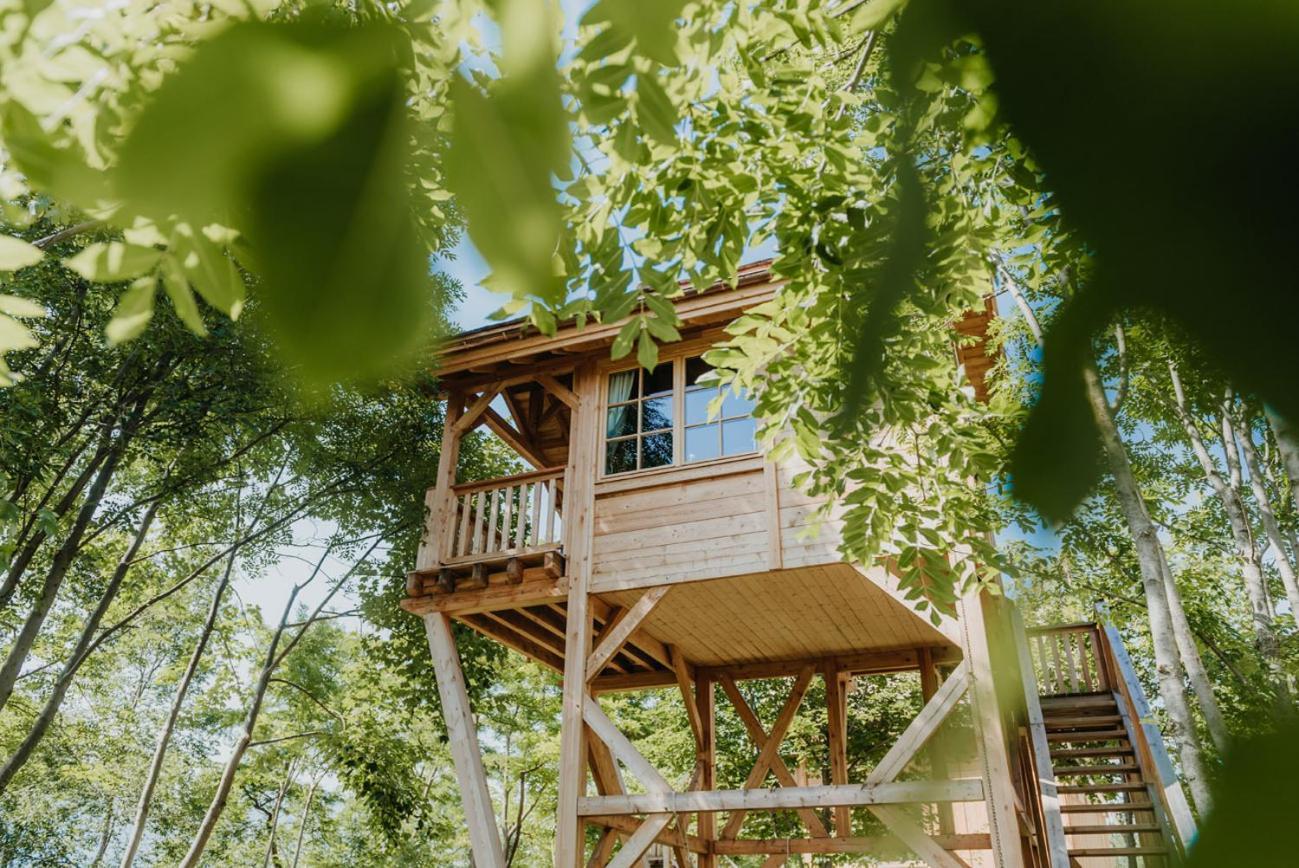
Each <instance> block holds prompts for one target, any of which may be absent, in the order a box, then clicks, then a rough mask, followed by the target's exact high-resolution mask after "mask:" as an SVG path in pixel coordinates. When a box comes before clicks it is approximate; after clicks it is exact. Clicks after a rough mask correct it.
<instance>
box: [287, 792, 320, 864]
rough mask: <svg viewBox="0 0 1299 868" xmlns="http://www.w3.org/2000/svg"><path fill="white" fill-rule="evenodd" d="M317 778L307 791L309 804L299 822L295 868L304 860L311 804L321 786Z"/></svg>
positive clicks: (294, 856) (294, 854) (294, 857)
mask: <svg viewBox="0 0 1299 868" xmlns="http://www.w3.org/2000/svg"><path fill="white" fill-rule="evenodd" d="M321 777H323V775H321V776H319V777H317V778H316V779H315V780H313V781H312V782H311V788H310V789H309V790H307V803H306V804H305V805H304V806H303V808H302V819H300V820H299V821H298V840H297V842H296V843H295V844H294V845H293V868H298V860H299V859H301V858H302V837H303V835H305V834H306V831H307V820H308V819H309V818H310V817H311V802H312V800H313V799H315V798H316V787H318V786H320V778H321Z"/></svg>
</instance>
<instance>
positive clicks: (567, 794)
mask: <svg viewBox="0 0 1299 868" xmlns="http://www.w3.org/2000/svg"><path fill="white" fill-rule="evenodd" d="M573 386H574V392H575V393H576V395H577V398H578V401H579V404H578V407H577V408H576V409H575V410H574V411H573V423H572V429H571V430H572V435H571V438H570V441H569V450H568V469H567V475H566V478H567V479H568V480H569V482H568V490H567V491H566V492H565V493H564V517H563V518H564V552H565V555H566V558H567V572H568V581H569V585H568V616H567V623H566V627H565V641H564V695H563V701H562V706H561V709H562V710H561V714H562V720H561V724H560V736H559V792H558V806H557V810H556V816H555V865H556V866H557V868H577V866H580V865H581V864H582V857H583V855H584V854H583V851H584V849H585V848H584V845H583V834H582V829H583V824H582V822H581V820H580V819H579V817H578V814H577V803H578V800H579V799H580V798H582V795H583V791H584V790H585V789H586V762H585V760H586V746H585V743H584V742H585V737H586V727H585V726H584V725H583V706H584V704H585V703H586V701H587V700H588V698H589V694H588V692H587V679H586V658H587V655H588V654H590V653H591V608H590V596H589V594H588V593H587V587H588V585H589V583H590V580H591V527H592V525H591V511H592V503H593V500H594V489H593V488H592V482H593V480H592V478H591V474H590V473H588V472H587V471H588V469H589V468H590V467H592V466H594V463H595V461H596V438H597V436H598V433H599V430H600V429H599V427H598V425H597V420H596V409H597V406H596V394H597V380H596V373H595V370H594V368H593V367H592V366H590V365H586V366H583V367H581V368H579V369H578V370H577V371H576V372H574V375H573Z"/></svg>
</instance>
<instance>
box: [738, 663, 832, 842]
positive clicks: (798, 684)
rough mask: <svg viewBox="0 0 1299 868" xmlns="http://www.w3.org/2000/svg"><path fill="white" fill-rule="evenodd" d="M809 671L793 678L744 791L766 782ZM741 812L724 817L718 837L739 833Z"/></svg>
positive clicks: (796, 707) (796, 710)
mask: <svg viewBox="0 0 1299 868" xmlns="http://www.w3.org/2000/svg"><path fill="white" fill-rule="evenodd" d="M812 673H813V669H812V667H811V666H805V667H803V671H801V672H799V673H798V676H797V677H796V678H795V679H794V685H793V687H791V688H790V690H789V697H788V698H787V699H786V700H785V706H784V707H783V708H782V709H781V710H780V714H779V715H778V716H777V717H776V722H775V723H774V724H772V726H771V732H769V733H768V734H767V740H766V742H764V743H763V744H762V746H761V749H760V750H759V751H758V759H757V761H756V762H755V763H754V764H753V769H752V770H751V771H750V772H749V776H748V778H747V779H745V781H744V789H746V790H751V789H754V788H756V787H760V786H761V785H762V782H763V781H765V780H766V779H767V773H768V772H769V771H770V770H771V766H772V763H773V760H774V758H775V757H777V756H779V752H780V743H781V742H782V741H784V740H785V733H786V732H787V731H788V730H789V725H790V724H791V723H793V722H794V715H795V714H797V713H798V707H799V705H801V704H802V702H803V694H805V693H807V688H808V685H809V684H811V683H812ZM744 814H745V812H744V810H743V809H740V810H737V811H735V812H734V813H732V814H731V816H729V817H727V818H726V826H725V827H723V829H722V838H734V837H735V836H736V835H737V834H739V831H740V826H742V825H743V824H744Z"/></svg>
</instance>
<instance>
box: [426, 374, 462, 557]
mask: <svg viewBox="0 0 1299 868" xmlns="http://www.w3.org/2000/svg"><path fill="white" fill-rule="evenodd" d="M464 407H465V400H464V395H463V394H461V393H460V392H458V391H457V392H451V393H450V394H449V395H447V409H446V414H445V415H444V417H443V422H442V448H441V449H440V450H439V452H438V468H437V479H436V480H435V481H434V487H433V497H432V503H431V504H430V509H429V526H428V533H427V534H426V535H425V536H426V539H427V541H428V546H429V548H430V551H429V553H428V554H429V557H430V562H429V563H426V564H421V565H420V566H421V568H427V567H431V566H434V565H436V564H437V563H439V562H440V559H441V558H442V555H443V553H444V552H445V551H446V549H447V545H448V541H449V540H450V537H451V525H452V524H453V523H454V517H455V510H454V509H453V508H452V501H451V497H452V495H451V487H452V486H453V485H455V482H456V469H457V467H458V466H459V464H460V441H461V440H463V439H464V435H463V434H462V433H461V432H460V431H459V425H458V423H459V421H460V417H461V415H462V414H463V413H464Z"/></svg>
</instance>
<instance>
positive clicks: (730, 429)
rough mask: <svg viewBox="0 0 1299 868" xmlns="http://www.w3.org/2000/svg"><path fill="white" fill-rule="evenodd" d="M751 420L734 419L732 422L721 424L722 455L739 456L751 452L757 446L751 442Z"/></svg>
mask: <svg viewBox="0 0 1299 868" xmlns="http://www.w3.org/2000/svg"><path fill="white" fill-rule="evenodd" d="M753 428H754V426H753V420H752V419H736V420H735V421H734V422H723V423H722V454H723V455H739V454H741V453H744V452H753V451H754V450H755V449H756V448H757V446H756V445H755V443H754V440H753Z"/></svg>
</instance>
